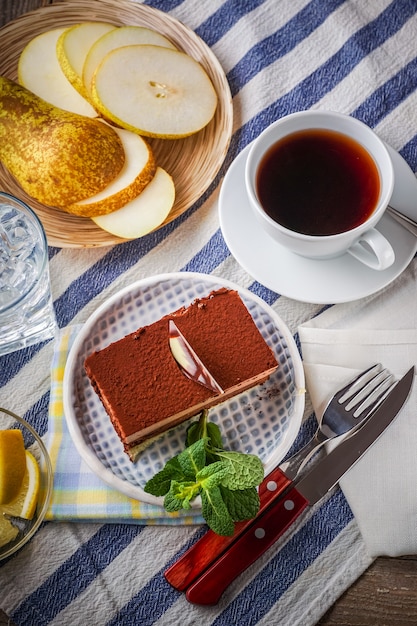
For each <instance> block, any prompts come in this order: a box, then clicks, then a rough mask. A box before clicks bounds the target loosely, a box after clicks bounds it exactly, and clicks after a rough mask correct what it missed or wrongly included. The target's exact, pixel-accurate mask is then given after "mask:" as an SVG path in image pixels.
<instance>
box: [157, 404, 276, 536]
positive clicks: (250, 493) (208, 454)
mask: <svg viewBox="0 0 417 626" xmlns="http://www.w3.org/2000/svg"><path fill="white" fill-rule="evenodd" d="M185 443H186V448H185V450H183V451H182V452H180V453H179V454H177V455H176V456H175V457H173V458H172V459H170V460H169V461H168V462H167V463H166V464H165V466H164V468H163V469H162V470H161V471H159V472H158V473H157V474H155V476H153V477H152V478H151V479H150V480H148V482H147V483H146V485H145V491H146V492H147V493H150V494H152V495H154V496H165V497H164V507H165V509H166V510H167V511H168V512H174V511H179V510H181V509H185V510H189V509H190V508H191V502H192V501H193V500H194V499H195V498H196V497H197V496H201V504H202V514H203V517H204V519H205V520H206V522H207V524H208V525H209V527H210V528H211V529H212V530H213V531H214V532H215V533H217V534H218V535H232V534H233V532H234V522H238V521H243V520H246V519H251V518H253V517H255V516H256V514H257V513H258V511H259V496H258V492H257V489H256V487H257V485H259V483H260V482H261V481H262V480H263V477H264V469H263V466H262V462H261V460H260V459H259V458H258V457H257V456H255V455H253V454H244V453H242V452H231V451H228V450H224V448H223V443H222V437H221V433H220V430H219V428H218V426H217V425H216V424H214V423H213V422H209V421H208V412H207V411H203V412H202V414H201V416H200V419H199V420H198V421H197V422H193V423H192V424H191V425H190V426H189V427H188V429H187V437H186V442H185Z"/></svg>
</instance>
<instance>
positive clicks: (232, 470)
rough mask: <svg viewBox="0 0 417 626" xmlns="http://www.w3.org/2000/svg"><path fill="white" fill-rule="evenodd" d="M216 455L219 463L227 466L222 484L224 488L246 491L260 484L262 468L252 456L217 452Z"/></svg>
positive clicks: (255, 457) (260, 463)
mask: <svg viewBox="0 0 417 626" xmlns="http://www.w3.org/2000/svg"><path fill="white" fill-rule="evenodd" d="M216 455H217V457H218V459H219V460H220V461H223V462H227V463H228V464H229V471H228V472H227V474H226V476H225V478H224V480H223V482H222V484H223V486H224V487H227V488H228V489H248V488H249V487H256V486H257V485H259V483H261V482H262V480H263V478H264V468H263V465H262V462H261V460H260V459H259V458H258V457H257V456H255V455H254V454H244V453H242V452H226V451H224V450H217V451H216Z"/></svg>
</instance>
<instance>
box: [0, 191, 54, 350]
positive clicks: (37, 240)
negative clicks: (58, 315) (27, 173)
mask: <svg viewBox="0 0 417 626" xmlns="http://www.w3.org/2000/svg"><path fill="white" fill-rule="evenodd" d="M56 328H57V326H56V319H55V312H54V308H53V302H52V295H51V289H50V282H49V266H48V244H47V241H46V236H45V232H44V229H43V227H42V224H41V222H40V220H39V219H38V217H37V215H36V214H35V213H34V212H33V211H32V209H30V208H29V207H28V206H27V205H26V204H25V203H24V202H21V201H20V200H18V199H17V198H15V197H13V196H11V195H9V194H7V193H2V192H0V356H1V355H4V354H8V353H9V352H14V351H15V350H20V349H21V348H25V347H27V346H30V345H32V344H34V343H39V342H41V341H45V340H47V339H51V338H52V337H53V336H54V334H55V331H56Z"/></svg>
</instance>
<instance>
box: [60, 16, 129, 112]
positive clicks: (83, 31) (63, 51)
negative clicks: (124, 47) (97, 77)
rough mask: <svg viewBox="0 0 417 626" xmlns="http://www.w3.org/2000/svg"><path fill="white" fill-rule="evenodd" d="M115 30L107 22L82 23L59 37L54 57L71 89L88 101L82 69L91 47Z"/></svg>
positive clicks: (67, 29)
mask: <svg viewBox="0 0 417 626" xmlns="http://www.w3.org/2000/svg"><path fill="white" fill-rule="evenodd" d="M115 28H117V27H116V26H114V24H108V23H107V22H82V23H81V24H75V25H74V26H69V27H68V28H66V29H65V31H64V32H63V33H62V34H61V35H60V37H59V38H58V41H57V44H56V55H57V58H58V62H59V64H60V66H61V69H62V71H63V72H64V74H65V76H66V77H67V79H68V80H69V82H70V83H71V85H73V87H74V88H75V89H76V90H77V91H78V92H79V93H80V94H81V95H82V96H83V97H84V98H86V99H87V100H88V98H89V93H88V91H87V90H86V89H85V87H84V83H83V78H82V76H83V67H84V62H85V59H86V56H87V54H88V51H89V50H90V48H91V46H92V45H93V44H94V43H95V42H96V41H97V39H100V37H102V36H103V35H104V34H105V33H108V32H110V31H111V30H114V29H115Z"/></svg>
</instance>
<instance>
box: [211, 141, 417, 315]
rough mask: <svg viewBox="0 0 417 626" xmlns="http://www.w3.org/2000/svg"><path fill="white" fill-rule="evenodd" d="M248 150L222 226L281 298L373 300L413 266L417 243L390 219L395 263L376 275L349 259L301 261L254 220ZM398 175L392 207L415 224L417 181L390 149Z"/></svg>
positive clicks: (230, 181) (383, 226) (223, 204)
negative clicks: (247, 178) (247, 183)
mask: <svg viewBox="0 0 417 626" xmlns="http://www.w3.org/2000/svg"><path fill="white" fill-rule="evenodd" d="M249 148H250V146H247V147H246V148H245V149H244V150H243V151H242V152H241V153H240V154H239V156H238V157H237V158H236V159H235V161H234V162H233V163H232V165H231V166H230V168H229V170H228V172H227V174H226V176H225V179H224V181H223V184H222V187H221V190H220V197H219V219H220V227H221V230H222V233H223V237H224V239H225V241H226V244H227V246H228V248H229V250H230V252H231V253H232V255H233V256H234V257H235V259H236V260H237V262H238V263H239V264H240V265H241V266H242V267H243V269H244V270H246V271H247V272H248V274H250V275H251V276H252V277H253V278H254V279H255V280H257V281H258V282H260V283H261V284H262V285H264V286H265V287H268V289H271V290H272V291H275V292H276V293H278V294H281V295H283V296H287V297H288V298H293V299H294V300H300V301H301V302H311V303H315V304H336V303H339V302H349V301H352V300H358V299H359V298H364V297H365V296H369V295H371V294H373V293H375V292H376V291H379V290H380V289H382V288H383V287H385V286H386V285H388V284H389V283H390V282H392V281H393V280H394V279H395V278H397V276H399V274H401V272H403V271H404V269H405V268H406V267H407V265H408V264H409V263H410V261H411V259H412V258H413V256H414V254H415V252H416V250H417V238H416V237H414V236H413V235H412V234H411V233H409V232H408V231H406V230H405V229H404V228H403V227H402V226H401V225H400V224H398V223H397V222H395V221H394V219H392V218H391V217H390V216H389V215H384V217H383V218H382V219H381V220H380V222H379V223H378V226H377V228H378V230H380V231H381V232H382V233H383V234H384V235H385V237H386V238H387V239H388V240H389V241H390V243H391V245H392V247H393V248H394V251H395V262H394V264H393V265H392V266H391V267H389V268H388V269H386V270H384V271H377V270H372V269H370V268H368V267H366V266H365V265H363V264H362V263H360V262H359V261H357V260H356V259H354V258H353V257H352V256H351V255H350V254H344V255H342V256H340V257H337V258H335V259H329V260H313V259H307V258H305V257H301V256H298V255H297V254H294V253H292V252H290V251H288V250H287V249H286V248H284V247H282V246H281V245H279V244H278V243H276V242H275V241H274V240H273V239H272V237H270V236H269V235H268V234H267V233H266V232H265V231H264V230H263V229H262V227H261V226H260V225H259V223H258V221H257V220H256V218H255V216H254V214H253V212H252V209H251V207H250V205H249V201H248V198H247V195H246V191H245V183H244V176H245V162H246V158H247V155H248V151H249ZM387 148H388V150H389V152H390V156H391V158H392V161H393V165H394V171H395V188H394V192H393V195H392V199H391V204H392V206H393V207H394V208H396V209H398V210H399V211H401V212H402V213H404V214H405V215H408V216H409V217H411V218H413V219H416V220H417V200H416V198H417V180H416V178H415V176H414V174H413V172H412V170H411V169H410V167H409V166H408V164H407V163H406V161H404V159H403V158H402V157H401V156H400V155H399V154H398V152H396V151H395V150H393V149H392V148H391V147H390V146H387Z"/></svg>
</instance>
